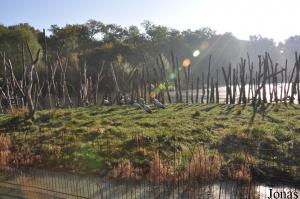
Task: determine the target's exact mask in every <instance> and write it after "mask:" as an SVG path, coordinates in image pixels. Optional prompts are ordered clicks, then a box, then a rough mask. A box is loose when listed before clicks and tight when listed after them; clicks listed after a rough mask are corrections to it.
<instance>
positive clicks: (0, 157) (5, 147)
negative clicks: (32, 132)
mask: <svg viewBox="0 0 300 199" xmlns="http://www.w3.org/2000/svg"><path fill="white" fill-rule="evenodd" d="M10 145H11V141H10V139H9V138H8V137H5V136H2V135H0V170H5V169H8V168H9V162H10V158H11V151H10Z"/></svg>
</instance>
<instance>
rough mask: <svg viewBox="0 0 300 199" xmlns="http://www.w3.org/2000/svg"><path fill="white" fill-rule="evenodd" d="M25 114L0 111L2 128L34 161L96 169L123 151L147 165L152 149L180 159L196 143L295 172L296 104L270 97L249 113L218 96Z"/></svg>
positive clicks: (298, 146)
mask: <svg viewBox="0 0 300 199" xmlns="http://www.w3.org/2000/svg"><path fill="white" fill-rule="evenodd" d="M22 118H23V117H22V113H15V114H10V115H1V116H0V132H1V134H4V135H9V136H10V137H11V140H12V146H13V147H16V146H19V147H23V149H22V150H23V151H30V152H32V153H33V154H39V155H41V159H42V163H39V164H37V163H36V164H37V166H41V167H47V168H57V169H63V170H69V171H70V170H73V171H77V172H82V173H87V172H88V173H95V172H96V173H99V172H100V171H105V170H106V169H108V168H111V167H112V165H114V164H116V163H117V162H118V161H120V160H121V159H127V160H130V161H131V162H132V163H133V165H138V166H140V167H148V165H149V162H150V161H151V157H152V154H153V151H155V150H158V151H159V153H160V156H161V158H162V159H163V160H165V161H172V160H173V158H174V151H176V154H175V155H176V157H179V156H180V157H184V158H181V162H180V163H178V164H179V165H180V166H184V162H185V161H183V160H184V159H190V158H191V156H192V150H193V149H196V148H198V147H199V146H205V148H206V149H207V153H218V154H220V155H221V156H222V157H223V159H224V164H229V163H230V162H236V161H244V160H245V157H246V158H247V161H249V159H250V160H251V163H253V164H254V165H256V166H254V167H255V168H254V171H255V172H256V173H260V174H263V175H270V176H271V175H273V174H274V173H277V174H278V173H280V172H279V171H282V170H285V173H284V172H283V173H282V174H280V175H281V176H289V177H291V178H298V177H299V176H300V174H299V173H300V171H299V165H300V155H299V154H300V106H298V105H284V104H281V105H274V104H269V105H267V106H266V107H265V108H264V109H258V112H257V113H256V115H255V117H254V119H253V120H251V118H253V109H252V107H251V106H242V105H217V104H209V105H185V104H177V105H169V106H168V107H167V108H166V109H164V110H155V109H154V112H153V113H152V114H147V113H145V112H144V111H143V110H136V109H134V108H132V107H130V106H115V107H104V106H101V107H100V106H99V107H95V106H91V107H85V108H74V109H57V110H52V111H49V110H43V111H39V112H37V114H36V117H35V120H34V121H24V120H23V119H22ZM245 151H247V152H246V154H247V155H245ZM265 165H267V169H266V166H265ZM287 165H288V166H289V167H285V166H287ZM287 168H288V169H287ZM280 175H279V176H280Z"/></svg>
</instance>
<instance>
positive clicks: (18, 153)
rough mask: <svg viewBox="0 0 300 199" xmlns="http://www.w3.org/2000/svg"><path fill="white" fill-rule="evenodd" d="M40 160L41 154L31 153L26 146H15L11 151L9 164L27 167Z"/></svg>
mask: <svg viewBox="0 0 300 199" xmlns="http://www.w3.org/2000/svg"><path fill="white" fill-rule="evenodd" d="M40 162H41V156H40V155H36V154H34V153H32V151H31V150H30V149H29V148H28V147H26V146H17V147H16V148H15V150H14V151H12V153H11V165H12V166H13V167H16V168H19V167H28V166H33V165H35V164H37V163H40Z"/></svg>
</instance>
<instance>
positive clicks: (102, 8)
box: [0, 0, 300, 42]
mask: <svg viewBox="0 0 300 199" xmlns="http://www.w3.org/2000/svg"><path fill="white" fill-rule="evenodd" d="M299 8H300V1H299V0H0V23H2V24H4V25H13V24H17V23H25V22H26V23H29V24H30V25H32V26H34V27H35V28H38V29H40V30H42V29H43V28H45V29H48V28H49V27H50V25H52V24H57V25H59V26H64V25H65V24H75V23H85V22H86V21H87V20H89V19H95V20H99V21H102V22H103V23H115V24H119V25H122V26H125V27H128V26H130V25H140V24H141V23H142V22H143V21H144V20H149V21H151V22H154V23H155V24H160V25H166V26H168V27H172V28H175V29H178V30H185V29H191V30H195V29H199V28H201V27H210V28H212V29H213V30H216V31H217V33H220V34H221V33H225V32H232V33H233V35H234V36H236V37H237V38H239V39H243V40H246V39H249V35H258V34H260V35H262V36H263V37H268V38H273V39H274V40H275V41H276V42H279V41H284V40H285V39H287V38H288V37H290V36H294V35H300V25H299V24H298V22H297V21H298V20H299V19H300V12H299Z"/></svg>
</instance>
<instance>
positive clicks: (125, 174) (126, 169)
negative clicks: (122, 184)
mask: <svg viewBox="0 0 300 199" xmlns="http://www.w3.org/2000/svg"><path fill="white" fill-rule="evenodd" d="M108 176H109V177H111V178H114V179H120V180H141V179H142V177H143V170H142V169H141V168H134V167H133V166H132V164H131V162H130V161H129V160H121V161H120V162H119V163H118V164H117V165H116V166H115V167H114V168H113V169H112V170H111V171H110V172H109V173H108Z"/></svg>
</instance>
